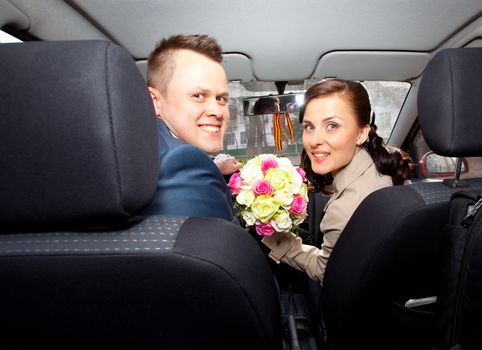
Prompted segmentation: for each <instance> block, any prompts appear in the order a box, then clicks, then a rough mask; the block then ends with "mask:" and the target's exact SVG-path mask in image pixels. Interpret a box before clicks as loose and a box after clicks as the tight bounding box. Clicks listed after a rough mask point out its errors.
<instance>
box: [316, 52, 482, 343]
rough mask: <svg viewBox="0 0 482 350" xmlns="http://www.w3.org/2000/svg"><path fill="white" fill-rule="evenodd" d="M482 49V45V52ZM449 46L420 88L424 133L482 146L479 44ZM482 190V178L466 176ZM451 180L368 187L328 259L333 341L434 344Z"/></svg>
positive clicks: (462, 146)
mask: <svg viewBox="0 0 482 350" xmlns="http://www.w3.org/2000/svg"><path fill="white" fill-rule="evenodd" d="M477 50H478V54H477ZM456 52H457V53H455V51H450V50H449V51H442V52H440V53H439V54H438V55H437V56H435V58H434V59H432V61H431V62H430V63H429V64H428V66H427V68H426V70H425V73H424V75H423V77H422V80H421V85H420V89H419V92H418V113H419V121H420V127H421V129H422V132H423V134H424V136H425V139H426V141H427V143H428V144H429V146H430V147H431V148H432V150H433V151H434V152H435V153H438V154H441V155H446V156H457V157H463V156H471V155H476V154H479V155H480V151H475V150H477V149H478V150H480V149H481V145H480V135H481V134H482V129H481V125H482V124H481V123H480V111H481V110H482V106H481V102H480V101H481V100H480V96H481V93H482V91H481V88H480V86H481V85H480V81H481V80H480V77H481V76H482V74H478V75H477V78H475V77H471V75H473V74H474V70H473V68H474V67H476V66H477V67H478V68H477V70H478V71H479V72H480V66H481V65H480V62H481V61H480V49H460V51H456ZM467 186H468V187H467V188H468V189H482V179H480V178H478V179H470V180H467ZM458 190H460V188H452V187H449V186H447V185H445V184H444V183H442V182H416V183H413V184H411V185H404V186H395V187H391V188H384V189H381V190H378V191H376V192H374V193H372V194H371V195H369V196H368V197H367V198H366V199H365V200H364V201H363V202H362V203H361V204H360V206H359V207H358V208H357V210H356V211H355V213H354V214H353V216H352V218H351V219H350V221H349V222H348V224H347V226H346V227H345V229H344V231H343V234H342V235H341V236H340V238H339V240H338V242H337V244H336V246H335V248H334V249H333V252H332V254H331V256H330V259H329V261H328V264H327V267H326V274H325V277H324V281H323V296H322V298H323V302H322V305H323V306H322V308H323V317H324V321H325V325H326V329H327V333H328V336H329V338H330V339H331V342H332V344H333V347H334V349H354V348H358V349H365V348H367V349H368V348H371V349H373V348H383V349H431V348H432V345H433V344H434V339H435V335H436V316H435V311H436V308H437V304H436V303H435V300H436V296H437V294H438V292H439V288H440V281H441V254H442V253H441V252H442V250H443V234H442V233H443V229H444V224H445V223H446V221H447V217H448V202H449V199H450V196H451V194H452V193H453V192H455V191H458Z"/></svg>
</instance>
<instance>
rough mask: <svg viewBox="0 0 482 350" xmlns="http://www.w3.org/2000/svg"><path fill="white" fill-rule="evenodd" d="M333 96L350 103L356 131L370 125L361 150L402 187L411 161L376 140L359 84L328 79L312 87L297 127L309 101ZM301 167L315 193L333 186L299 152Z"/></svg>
mask: <svg viewBox="0 0 482 350" xmlns="http://www.w3.org/2000/svg"><path fill="white" fill-rule="evenodd" d="M334 94H336V95H338V96H340V97H342V98H343V99H344V100H345V101H347V102H348V103H350V105H351V108H352V110H353V111H354V112H355V115H356V116H357V123H358V126H359V127H363V126H365V125H370V132H369V133H368V139H367V140H366V141H365V143H364V144H363V147H364V148H365V149H366V150H367V151H368V153H369V154H370V156H371V157H372V159H373V163H375V166H376V168H377V170H378V172H379V173H380V174H383V175H389V176H391V177H392V181H393V184H394V185H402V184H403V183H404V182H405V180H407V179H409V178H410V177H411V171H410V159H409V158H408V157H406V156H405V155H404V154H403V153H402V151H401V150H399V149H398V148H395V147H389V146H386V145H385V144H384V143H383V138H381V137H380V136H378V134H377V131H376V129H377V127H376V125H375V114H373V120H370V117H371V115H372V109H371V105H370V98H369V96H368V92H367V91H366V89H365V88H364V87H363V85H362V84H360V83H358V82H355V81H351V80H342V79H331V80H325V81H322V82H320V83H318V84H316V85H313V86H312V87H310V88H309V89H308V90H307V91H306V93H305V98H304V104H303V107H302V108H301V111H300V123H301V122H302V121H303V117H304V114H305V109H306V106H307V105H308V104H309V103H310V101H311V100H313V99H316V98H319V97H323V96H330V95H334ZM300 166H301V167H302V168H303V170H304V171H305V172H306V176H307V178H308V180H309V181H310V183H311V184H312V186H313V187H314V190H315V191H317V192H318V191H322V190H324V189H325V187H326V186H327V185H330V184H331V183H332V182H333V177H332V176H331V174H326V175H320V174H316V173H315V172H314V171H313V169H312V167H311V161H310V158H309V157H308V154H307V153H306V151H305V150H304V149H303V151H302V152H301V164H300Z"/></svg>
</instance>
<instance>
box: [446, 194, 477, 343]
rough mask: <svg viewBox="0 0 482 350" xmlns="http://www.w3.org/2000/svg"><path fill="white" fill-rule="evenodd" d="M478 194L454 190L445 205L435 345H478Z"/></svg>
mask: <svg viewBox="0 0 482 350" xmlns="http://www.w3.org/2000/svg"><path fill="white" fill-rule="evenodd" d="M481 206H482V194H480V193H478V192H473V191H472V192H471V191H461V192H456V193H454V194H453V195H452V197H451V199H450V205H449V223H448V224H447V226H446V227H447V230H446V234H447V236H446V237H445V238H446V241H445V248H446V254H445V261H444V262H443V265H442V267H443V271H442V273H443V275H442V276H443V277H442V279H443V284H442V286H441V292H440V294H439V296H438V305H439V330H440V337H439V339H440V341H439V344H438V345H439V346H440V348H442V349H450V348H452V349H464V350H470V349H482V209H480V207H481Z"/></svg>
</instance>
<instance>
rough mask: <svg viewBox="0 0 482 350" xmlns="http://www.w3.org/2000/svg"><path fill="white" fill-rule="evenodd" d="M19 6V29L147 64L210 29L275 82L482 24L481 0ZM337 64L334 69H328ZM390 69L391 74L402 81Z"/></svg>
mask: <svg viewBox="0 0 482 350" xmlns="http://www.w3.org/2000/svg"><path fill="white" fill-rule="evenodd" d="M9 2H10V3H11V4H12V5H13V6H15V7H16V8H17V9H18V13H17V14H16V15H17V16H16V17H17V19H22V20H21V21H18V20H17V21H16V22H17V23H15V26H17V27H18V29H23V30H28V31H29V33H31V34H32V35H34V36H36V37H38V38H40V39H42V40H66V39H68V40H72V39H76V38H77V39H110V40H112V41H114V42H116V43H118V44H120V45H121V46H123V47H125V48H127V49H128V51H129V52H130V53H131V54H132V56H133V57H134V58H136V59H138V60H143V59H146V57H147V56H148V54H149V52H150V51H151V50H152V48H153V45H154V43H155V42H156V41H158V40H160V39H161V38H163V37H166V36H168V35H171V34H176V33H205V34H210V35H212V36H214V37H216V38H217V40H218V41H219V42H220V44H221V45H222V47H223V50H224V52H225V53H235V54H238V55H242V56H244V57H245V58H246V60H245V61H246V62H245V64H246V66H247V67H245V68H246V69H250V70H251V73H252V75H251V76H250V75H249V74H245V76H244V77H245V78H246V77H247V78H248V79H249V78H255V79H256V80H265V81H270V80H282V81H293V80H304V79H308V78H310V77H312V76H313V74H314V73H316V76H317V77H319V76H320V75H325V76H333V75H334V73H337V74H339V73H340V72H342V71H343V68H342V67H343V66H345V64H343V63H340V64H339V65H336V64H335V65H333V64H330V65H325V63H324V60H326V58H324V57H325V56H327V55H333V52H341V53H343V55H344V56H346V55H348V56H349V55H351V54H352V53H353V54H354V55H357V54H359V53H358V52H357V51H362V52H372V51H374V50H375V51H383V52H390V53H391V58H393V60H394V61H397V55H396V54H395V53H396V52H400V54H401V55H403V56H406V55H407V53H419V54H422V55H423V53H427V52H432V51H435V50H437V48H439V47H441V46H443V44H444V43H445V42H447V41H448V40H450V39H451V38H454V37H459V36H460V35H461V34H463V35H468V34H469V31H470V28H469V29H468V30H467V31H464V32H462V33H460V32H459V30H460V28H464V27H466V26H467V24H469V23H471V22H473V23H474V24H475V27H476V28H472V30H473V31H474V30H478V31H479V32H480V29H481V28H482V23H481V22H480V21H477V19H480V18H479V17H480V14H481V13H482V2H480V0H463V1H457V2H454V1H453V0H431V1H418V0H409V1H386V0H374V1H370V2H365V1H356V0H345V1H342V2H340V1H338V0H323V1H313V0H302V1H296V2H293V1H291V0H269V1H255V0H248V1H236V2H234V1H233V2H230V3H229V6H228V4H227V3H226V2H223V1H202V2H199V1H174V0H171V1H158V0H145V1H142V2H133V1H118V0H104V1H95V0H70V1H65V2H64V1H55V0H49V1H41V2H32V1H29V0H9ZM12 12H13V11H12ZM47 14H48V15H47ZM126 14H128V15H126ZM401 14H404V15H401ZM474 14H478V15H477V16H476V18H474ZM14 15H15V14H13V13H12V14H10V16H12V17H13V16H14ZM47 18H48V20H46V19H47ZM193 19H198V20H193ZM467 40H468V41H471V40H470V38H468V39H467ZM466 44H467V43H466ZM383 58H384V59H387V57H386V56H384V57H383ZM400 61H401V60H400ZM415 61H416V59H415ZM239 62H241V64H242V60H241V59H239ZM239 62H237V63H238V64H239ZM293 62H297V64H296V65H294V64H293ZM375 66H376V65H375ZM394 66H396V64H394ZM415 66H416V68H415V69H414V70H413V73H412V74H414V75H412V76H410V74H408V76H406V77H405V78H406V79H408V78H413V77H414V76H416V75H417V74H418V75H420V69H419V64H417V63H415ZM329 68H332V69H333V70H332V71H326V70H328V69H329ZM324 69H325V73H324V74H323V71H324ZM369 71H372V70H369ZM332 72H333V73H332ZM228 74H229V70H228ZM385 74H387V75H386V77H385V79H386V80H390V79H394V78H392V77H391V76H390V73H389V72H385ZM232 78H233V79H239V77H236V76H234V77H232ZM241 78H243V77H241ZM364 79H370V77H366V78H364Z"/></svg>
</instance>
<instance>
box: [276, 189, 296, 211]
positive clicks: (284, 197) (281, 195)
mask: <svg viewBox="0 0 482 350" xmlns="http://www.w3.org/2000/svg"><path fill="white" fill-rule="evenodd" d="M274 198H275V199H276V200H277V201H278V203H279V204H281V206H282V207H283V208H285V209H289V208H290V206H291V202H293V194H292V193H291V192H289V191H277V192H276V193H275V194H274Z"/></svg>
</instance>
